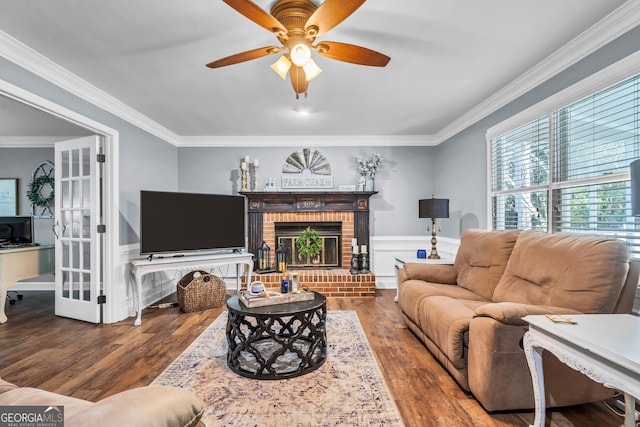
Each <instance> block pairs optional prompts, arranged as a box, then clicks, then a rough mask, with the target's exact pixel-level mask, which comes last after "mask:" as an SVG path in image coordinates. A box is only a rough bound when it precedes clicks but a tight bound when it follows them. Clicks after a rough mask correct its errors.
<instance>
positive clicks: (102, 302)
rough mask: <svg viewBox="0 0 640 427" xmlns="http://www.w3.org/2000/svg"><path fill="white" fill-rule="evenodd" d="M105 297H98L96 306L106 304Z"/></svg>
mask: <svg viewBox="0 0 640 427" xmlns="http://www.w3.org/2000/svg"><path fill="white" fill-rule="evenodd" d="M106 303H107V296H106V295H98V304H106Z"/></svg>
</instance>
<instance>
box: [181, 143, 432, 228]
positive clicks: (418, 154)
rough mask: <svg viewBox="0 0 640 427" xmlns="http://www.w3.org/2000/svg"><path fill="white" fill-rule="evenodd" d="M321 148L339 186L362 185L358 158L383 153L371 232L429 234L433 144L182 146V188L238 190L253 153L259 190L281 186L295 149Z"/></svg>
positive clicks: (193, 190) (372, 214)
mask: <svg viewBox="0 0 640 427" xmlns="http://www.w3.org/2000/svg"><path fill="white" fill-rule="evenodd" d="M306 147H309V148H312V149H315V150H318V151H320V152H321V153H322V154H324V156H325V157H326V158H327V161H328V162H329V164H330V165H331V172H332V175H333V177H334V178H333V179H334V186H335V188H336V189H337V188H338V185H341V184H357V182H358V177H359V174H358V172H357V168H356V163H355V161H354V159H353V157H354V156H362V157H363V158H367V159H368V158H370V157H371V155H372V153H373V152H376V153H380V154H381V155H382V157H383V159H384V161H383V165H382V167H381V168H380V170H379V171H378V173H377V175H376V179H375V190H376V191H378V194H376V195H374V196H372V197H371V205H370V209H371V210H372V213H371V234H372V235H376V236H385V235H396V236H397V235H416V234H424V232H425V229H426V225H427V224H426V222H425V220H421V219H419V218H418V199H421V198H426V197H431V194H432V193H433V192H434V189H435V179H434V165H433V150H434V148H433V147H371V148H368V147H367V148H365V147H313V146H309V145H304V142H301V144H300V147H295V148H291V147H275V148H255V147H252V148H181V149H180V150H179V153H178V171H179V178H178V183H179V189H180V190H181V191H191V192H209V193H220V194H235V193H237V192H238V189H239V187H240V182H239V177H238V174H239V165H240V161H241V159H242V158H243V157H244V156H245V155H248V156H249V157H250V160H251V162H253V160H254V159H258V160H259V164H260V167H259V168H258V189H259V190H262V188H263V187H264V185H265V184H266V183H267V182H268V180H269V178H275V179H276V182H277V183H278V185H280V177H281V176H282V167H283V165H284V163H285V161H286V159H287V157H288V156H289V155H290V154H291V153H293V152H294V151H296V150H300V149H302V148H306Z"/></svg>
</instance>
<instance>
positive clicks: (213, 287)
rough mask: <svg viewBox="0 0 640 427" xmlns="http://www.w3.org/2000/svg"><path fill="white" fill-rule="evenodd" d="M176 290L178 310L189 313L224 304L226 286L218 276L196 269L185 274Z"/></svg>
mask: <svg viewBox="0 0 640 427" xmlns="http://www.w3.org/2000/svg"><path fill="white" fill-rule="evenodd" d="M176 291H177V294H178V306H179V307H180V310H181V311H183V312H185V313H191V312H193V311H201V310H207V309H209V308H214V307H220V306H221V305H222V304H224V301H225V296H226V291H227V287H226V285H225V283H224V280H222V279H221V278H219V277H218V276H215V275H213V274H209V273H207V272H206V271H202V270H197V271H192V272H190V273H187V274H185V275H184V276H183V277H182V279H180V281H179V282H178V286H177V290H176Z"/></svg>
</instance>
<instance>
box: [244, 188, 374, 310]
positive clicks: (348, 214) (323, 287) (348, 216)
mask: <svg viewBox="0 0 640 427" xmlns="http://www.w3.org/2000/svg"><path fill="white" fill-rule="evenodd" d="M241 194H243V195H245V196H246V197H247V199H248V212H249V225H248V249H249V252H251V253H253V254H256V253H257V249H258V248H259V247H260V245H261V244H262V241H263V240H264V241H265V242H266V243H267V245H268V246H269V247H270V248H272V249H273V250H275V248H276V247H277V243H276V226H277V225H282V224H289V223H290V224H296V225H299V226H304V225H305V224H309V225H312V226H313V225H316V226H317V225H318V224H321V223H324V224H339V228H340V235H339V245H338V246H339V247H340V257H339V258H340V262H339V263H338V264H339V265H337V266H336V267H335V268H328V267H327V268H323V269H316V268H313V267H304V268H296V269H295V270H296V271H297V272H298V274H299V279H300V283H301V284H302V285H303V286H304V287H307V288H309V289H312V290H316V291H318V292H322V293H323V294H325V295H326V296H329V297H331V296H374V295H375V276H374V275H373V274H372V273H368V274H355V275H354V274H351V273H350V272H349V269H350V263H351V252H352V248H351V244H352V239H354V238H355V239H357V242H358V245H366V246H367V247H369V197H371V195H373V194H376V192H354V193H347V192H325V191H323V192H320V191H308V192H242V193H241ZM258 277H259V280H261V281H262V282H264V283H265V285H266V286H268V287H276V286H277V285H278V284H279V281H280V275H279V274H277V273H267V274H261V275H259V276H258Z"/></svg>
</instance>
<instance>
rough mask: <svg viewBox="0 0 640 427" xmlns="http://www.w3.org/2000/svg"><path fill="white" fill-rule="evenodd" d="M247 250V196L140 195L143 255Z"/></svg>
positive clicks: (154, 192)
mask: <svg viewBox="0 0 640 427" xmlns="http://www.w3.org/2000/svg"><path fill="white" fill-rule="evenodd" d="M244 247H245V199H244V196H231V195H221V194H199V193H182V192H168V191H146V190H142V191H141V192H140V253H141V254H142V255H149V256H151V257H153V256H154V255H156V254H160V255H162V254H172V255H177V254H185V253H192V252H196V251H204V252H213V251H223V250H224V251H233V250H240V249H243V248H244ZM191 255H192V254H191Z"/></svg>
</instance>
